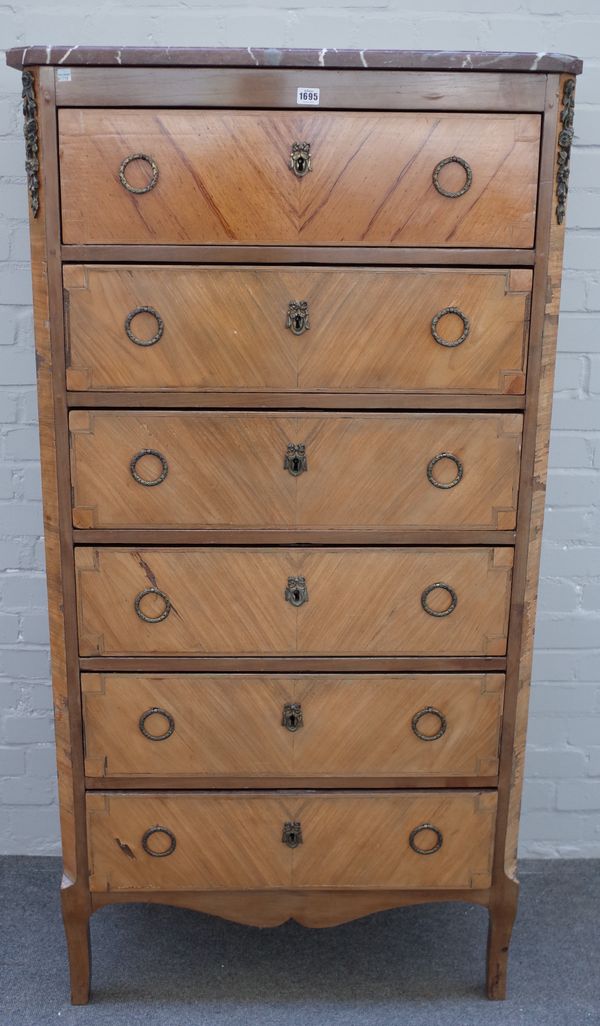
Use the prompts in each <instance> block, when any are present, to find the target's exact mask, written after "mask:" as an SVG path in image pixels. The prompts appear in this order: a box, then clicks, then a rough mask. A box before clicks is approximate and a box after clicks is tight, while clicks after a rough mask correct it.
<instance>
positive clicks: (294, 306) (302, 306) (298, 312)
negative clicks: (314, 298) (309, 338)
mask: <svg viewBox="0 0 600 1026" xmlns="http://www.w3.org/2000/svg"><path fill="white" fill-rule="evenodd" d="M285 326H286V328H289V329H290V331H291V332H292V333H293V334H294V335H301V334H302V333H303V332H304V331H310V320H309V316H308V300H307V299H290V301H289V303H288V312H287V320H286V322H285Z"/></svg>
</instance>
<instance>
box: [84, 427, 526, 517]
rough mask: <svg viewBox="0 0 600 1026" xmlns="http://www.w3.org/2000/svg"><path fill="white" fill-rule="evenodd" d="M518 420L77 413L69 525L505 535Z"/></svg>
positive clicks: (513, 494)
mask: <svg viewBox="0 0 600 1026" xmlns="http://www.w3.org/2000/svg"><path fill="white" fill-rule="evenodd" d="M522 420H523V418H522V416H521V415H520V414H496V413H493V414H482V413H472V414H438V413H433V414H417V413H395V414H388V413H366V414H360V413H348V414H338V413H335V414H334V413H331V414H320V413H312V414H311V413H306V414H302V415H294V414H287V415H282V414H278V413H277V414H276V413H170V412H169V413H167V412H156V411H152V412H100V413H92V412H90V411H87V410H77V411H74V412H72V413H71V415H70V428H71V466H72V484H73V504H74V509H73V523H74V525H75V526H76V527H81V528H91V527H100V528H117V527H135V526H137V525H139V526H146V527H158V528H160V527H162V528H168V527H187V528H194V527H232V528H244V527H255V528H256V527H264V528H275V529H276V528H293V527H307V528H308V527H320V528H335V527H340V528H360V527H365V528H376V527H385V528H394V527H398V528H411V527H418V528H438V527H439V528H450V527H453V528H472V529H478V528H481V529H486V528H487V529H494V528H501V529H512V528H514V527H515V523H516V503H517V488H518V474H519V454H520V448H521V431H522ZM290 446H291V447H292V448H290Z"/></svg>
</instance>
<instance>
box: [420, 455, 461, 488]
mask: <svg viewBox="0 0 600 1026" xmlns="http://www.w3.org/2000/svg"><path fill="white" fill-rule="evenodd" d="M440 460H451V461H452V463H454V465H455V467H456V477H454V479H453V480H452V481H448V482H447V483H444V482H443V481H438V479H437V478H436V477H434V476H433V468H434V467H435V466H436V464H437V463H439V462H440ZM463 474H464V467H463V465H462V463H461V462H460V460H459V458H458V456H454V455H453V454H452V453H451V452H438V454H437V456H434V457H433V459H432V460H429V463H428V464H427V479H428V481H429V482H430V483H431V484H432V485H433V486H434V488H455V487H456V485H457V484H460V482H461V481H462V476H463Z"/></svg>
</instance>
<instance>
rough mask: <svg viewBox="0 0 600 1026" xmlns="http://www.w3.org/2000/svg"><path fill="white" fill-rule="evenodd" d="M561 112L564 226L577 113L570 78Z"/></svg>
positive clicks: (559, 192)
mask: <svg viewBox="0 0 600 1026" xmlns="http://www.w3.org/2000/svg"><path fill="white" fill-rule="evenodd" d="M562 104H563V107H562V110H561V112H560V121H561V125H562V127H561V130H560V132H559V133H558V155H557V158H556V163H557V171H556V199H557V203H556V220H557V222H558V224H562V223H563V221H564V219H565V211H566V205H567V193H568V191H569V165H570V161H571V144H572V142H573V118H574V113H575V79H574V78H568V79H567V81H566V82H565V84H564V88H563V95H562Z"/></svg>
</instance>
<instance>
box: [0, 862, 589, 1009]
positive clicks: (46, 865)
mask: <svg viewBox="0 0 600 1026" xmlns="http://www.w3.org/2000/svg"><path fill="white" fill-rule="evenodd" d="M59 883H60V862H59V860H58V859H52V858H26V857H18V858H12V857H4V858H1V859H0V919H1V926H0V945H1V946H2V947H1V954H0V972H1V975H0V1024H1V1026H42V1024H43V1026H45V1024H49V1023H53V1024H64V1026H83V1024H85V1026H109V1024H110V1026H136V1024H144V1026H155V1024H156V1026H254V1024H260V1026H275V1024H277V1026H281V1024H285V1026H300V1024H301V1026H362V1024H365V1026H384V1024H385V1026H389V1024H401V1026H440V1024H441V1026H443V1024H454V1026H475V1024H476V1026H488V1024H494V1026H513V1024H519V1026H582V1024H585V1026H587V1024H594V1026H596V1024H598V1026H600V972H599V955H600V927H599V925H598V924H599V920H600V861H592V860H590V861H563V862H541V861H535V862H531V861H530V862H525V863H523V864H522V865H521V883H522V888H521V903H520V911H519V915H518V918H517V923H516V926H515V931H514V935H513V944H512V949H511V962H510V976H509V998H508V1000H507V1001H505V1002H489V1001H487V1000H486V998H485V997H484V993H483V984H484V959H485V942H486V930H487V913H486V912H485V910H483V909H480V908H476V907H471V906H466V905H459V904H456V905H454V904H447V905H422V906H415V907H411V908H405V909H398V910H395V911H391V912H383V913H379V914H378V915H375V916H370V917H369V918H367V919H362V920H358V921H357V922H354V923H348V924H346V925H343V926H338V927H335V928H332V929H326V930H306V929H304V928H303V927H301V926H298V925H297V924H295V923H288V924H286V925H285V926H282V927H279V928H277V929H269V930H258V929H255V928H253V927H245V926H239V925H236V924H234V923H227V922H225V921H222V920H219V919H213V918H210V917H208V916H204V915H200V914H199V913H196V912H191V911H187V910H183V909H175V908H169V907H165V906H156V905H154V906H152V905H129V906H118V905H117V906H112V907H110V908H107V909H104V910H103V911H102V912H100V913H97V914H96V915H95V916H94V917H93V918H92V954H93V980H92V1000H91V1003H90V1004H89V1005H87V1006H84V1007H80V1008H73V1007H71V1005H70V1004H69V1000H68V982H67V969H66V953H65V944H64V938H63V933H62V924H61V920H60V912H59Z"/></svg>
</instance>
